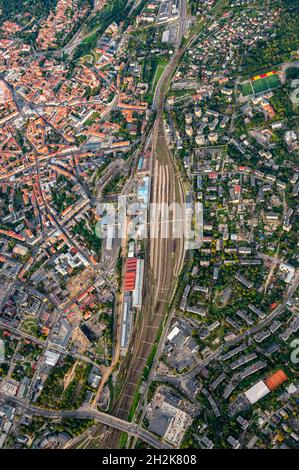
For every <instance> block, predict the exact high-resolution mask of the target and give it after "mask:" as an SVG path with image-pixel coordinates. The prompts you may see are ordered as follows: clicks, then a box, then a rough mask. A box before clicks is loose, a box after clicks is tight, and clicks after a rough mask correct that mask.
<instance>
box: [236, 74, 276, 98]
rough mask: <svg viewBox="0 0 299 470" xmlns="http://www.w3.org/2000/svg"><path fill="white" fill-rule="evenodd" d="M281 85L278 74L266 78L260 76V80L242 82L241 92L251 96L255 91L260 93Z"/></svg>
mask: <svg viewBox="0 0 299 470" xmlns="http://www.w3.org/2000/svg"><path fill="white" fill-rule="evenodd" d="M279 86H280V80H279V77H278V75H270V76H269V77H266V78H260V79H259V80H251V81H250V82H245V83H242V84H241V92H242V95H243V96H249V95H252V94H253V93H255V94H258V93H262V92H264V91H267V90H273V89H274V88H277V87H279Z"/></svg>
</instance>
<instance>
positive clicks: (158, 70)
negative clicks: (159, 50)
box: [151, 60, 168, 93]
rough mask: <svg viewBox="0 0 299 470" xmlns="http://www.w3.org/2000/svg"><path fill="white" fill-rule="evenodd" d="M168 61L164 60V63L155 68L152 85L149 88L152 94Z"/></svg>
mask: <svg viewBox="0 0 299 470" xmlns="http://www.w3.org/2000/svg"><path fill="white" fill-rule="evenodd" d="M167 63H168V61H167V60H165V61H163V62H162V61H161V62H160V63H159V64H158V67H157V68H156V72H155V75H154V80H153V83H152V87H151V92H152V93H154V91H155V89H156V86H157V84H158V81H159V80H160V77H161V75H162V73H163V71H164V69H165V67H166V65H167Z"/></svg>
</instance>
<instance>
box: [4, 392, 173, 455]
mask: <svg viewBox="0 0 299 470" xmlns="http://www.w3.org/2000/svg"><path fill="white" fill-rule="evenodd" d="M2 396H3V395H2ZM0 397H1V394H0ZM6 398H7V397H6ZM10 400H11V401H12V402H14V403H15V404H16V405H18V406H21V407H22V409H26V413H31V414H33V415H36V416H43V417H44V418H49V419H60V418H77V419H94V420H97V421H100V422H101V423H103V424H105V425H106V426H110V427H112V428H115V429H118V430H120V431H123V432H126V433H128V434H131V435H132V436H135V437H137V438H140V439H142V440H143V441H145V442H147V443H148V444H149V445H151V446H153V447H155V448H156V449H172V447H171V446H170V445H169V444H167V443H165V442H160V441H159V440H158V439H157V438H156V437H155V436H154V435H153V434H152V433H150V432H149V431H146V430H145V429H143V428H142V427H140V426H138V425H137V424H134V423H129V422H128V421H124V420H123V419H120V418H117V417H116V416H111V415H108V414H106V413H102V412H101V411H97V410H92V409H89V408H80V409H78V410H64V411H53V410H47V409H44V408H39V407H37V406H33V405H27V404H26V402H24V400H19V399H17V398H15V397H10Z"/></svg>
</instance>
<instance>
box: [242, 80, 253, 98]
mask: <svg viewBox="0 0 299 470" xmlns="http://www.w3.org/2000/svg"><path fill="white" fill-rule="evenodd" d="M241 91H242V95H243V96H248V95H252V94H253V89H252V86H251V83H250V82H248V83H242V85H241Z"/></svg>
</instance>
